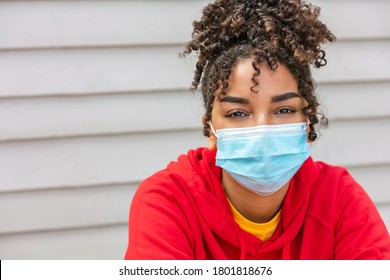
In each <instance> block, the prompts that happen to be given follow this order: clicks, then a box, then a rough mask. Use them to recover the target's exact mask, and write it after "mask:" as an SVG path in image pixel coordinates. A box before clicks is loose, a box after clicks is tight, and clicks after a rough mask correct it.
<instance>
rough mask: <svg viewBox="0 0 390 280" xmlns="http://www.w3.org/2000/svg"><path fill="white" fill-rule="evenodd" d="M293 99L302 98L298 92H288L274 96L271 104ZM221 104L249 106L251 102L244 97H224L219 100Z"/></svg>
mask: <svg viewBox="0 0 390 280" xmlns="http://www.w3.org/2000/svg"><path fill="white" fill-rule="evenodd" d="M291 98H302V96H301V95H300V94H299V93H296V92H286V93H283V94H280V95H275V96H272V98H271V102H272V103H277V102H281V101H285V100H288V99H291ZM219 102H228V103H237V104H249V100H248V99H246V98H243V97H235V96H224V97H223V98H221V99H220V100H219Z"/></svg>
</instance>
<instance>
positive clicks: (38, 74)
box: [0, 47, 193, 97]
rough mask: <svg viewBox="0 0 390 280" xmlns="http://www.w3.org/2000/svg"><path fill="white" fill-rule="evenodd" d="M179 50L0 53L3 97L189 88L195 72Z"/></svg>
mask: <svg viewBox="0 0 390 280" xmlns="http://www.w3.org/2000/svg"><path fill="white" fill-rule="evenodd" d="M180 51H182V48H181V47H164V48H158V47H156V48H119V49H83V50H55V51H17V52H12V51H10V52H0V75H1V76H2V83H1V84H0V97H7V96H8V97H12V96H35V95H64V94H79V93H84V94H88V93H109V92H128V91H133V92H134V91H145V90H147V91H153V90H159V91H161V90H172V89H176V88H180V89H187V88H189V87H190V81H191V76H192V74H191V73H192V72H193V69H192V66H191V65H186V62H185V61H184V60H182V59H180V58H179V57H178V54H179V52H180ZM187 63H188V61H187ZM21 81H23V82H21Z"/></svg>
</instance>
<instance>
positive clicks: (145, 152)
mask: <svg viewBox="0 0 390 280" xmlns="http://www.w3.org/2000/svg"><path fill="white" fill-rule="evenodd" d="M205 144H206V140H205V139H204V136H203V135H202V131H201V130H200V129H199V130H195V131H186V132H167V133H150V134H134V135H120V136H115V137H113V136H107V137H87V138H75V139H59V140H54V141H53V140H44V141H27V142H9V143H1V144H0V154H1V157H0V170H1V171H2V172H1V173H0V192H1V191H14V190H21V189H35V188H46V187H53V188H55V187H64V186H65V187H67V186H76V187H77V186H82V185H95V184H105V185H110V184H116V183H126V182H138V181H140V180H141V179H142V178H144V177H146V176H148V175H150V174H151V173H153V172H155V171H157V170H159V169H162V168H164V167H165V166H166V165H167V163H168V162H169V161H171V160H174V159H176V158H177V156H178V155H180V154H182V153H183V152H186V151H187V150H188V149H190V148H194V147H198V146H201V145H205Z"/></svg>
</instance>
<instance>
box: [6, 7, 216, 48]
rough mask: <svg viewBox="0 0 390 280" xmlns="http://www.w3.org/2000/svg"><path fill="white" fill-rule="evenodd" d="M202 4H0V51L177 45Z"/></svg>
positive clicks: (188, 33)
mask: <svg viewBox="0 0 390 280" xmlns="http://www.w3.org/2000/svg"><path fill="white" fill-rule="evenodd" d="M207 2H208V1H17V2H16V1H15V2H14V1H8V2H0V33H1V34H2V36H1V38H0V49H1V48H2V49H15V48H17V49H21V48H48V47H57V48H58V47H60V48H61V47H79V46H83V47H86V46H113V45H116V46H119V45H150V44H154V45H156V44H157V45H161V44H181V43H183V42H186V41H188V40H189V39H190V38H191V32H192V26H191V24H192V21H193V20H195V19H197V18H199V16H200V13H201V12H200V11H201V8H202V7H203V4H205V3H207ZM178 26H180V28H178ZM140 30H142V32H140Z"/></svg>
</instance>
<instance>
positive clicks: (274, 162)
mask: <svg viewBox="0 0 390 280" xmlns="http://www.w3.org/2000/svg"><path fill="white" fill-rule="evenodd" d="M210 126H211V130H212V131H213V133H214V135H215V136H216V137H217V143H218V148H217V156H216V165H217V166H220V167H221V168H223V169H224V170H225V171H227V172H228V173H229V174H230V175H231V176H232V177H233V178H234V179H235V180H236V181H237V182H238V183H240V184H241V185H242V186H244V187H246V188H248V189H249V190H251V191H253V192H255V193H258V194H271V193H274V192H276V191H278V190H279V189H280V188H282V187H283V186H284V185H285V184H286V183H287V182H288V181H289V180H290V179H291V178H292V177H293V176H294V174H295V173H296V172H297V171H298V169H299V168H300V167H301V166H302V164H303V162H304V161H305V160H306V159H307V158H308V157H309V156H310V151H309V144H308V143H307V140H306V129H307V124H306V123H293V124H283V125H262V126H255V127H244V128H226V129H218V130H217V131H215V130H214V128H213V126H212V124H211V123H210Z"/></svg>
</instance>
